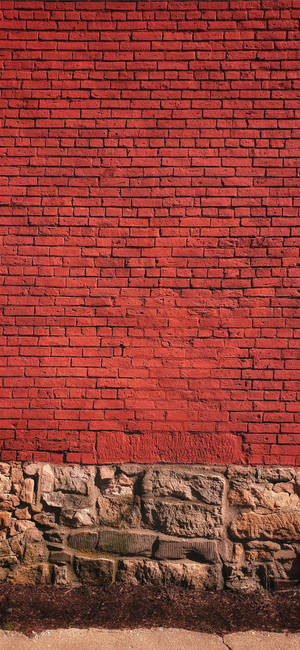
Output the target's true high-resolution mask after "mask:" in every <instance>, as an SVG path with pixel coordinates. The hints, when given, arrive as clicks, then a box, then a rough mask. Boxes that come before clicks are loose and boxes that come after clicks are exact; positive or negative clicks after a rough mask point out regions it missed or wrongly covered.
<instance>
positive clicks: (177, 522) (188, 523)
mask: <svg viewBox="0 0 300 650" xmlns="http://www.w3.org/2000/svg"><path fill="white" fill-rule="evenodd" d="M143 520H144V522H145V524H146V525H147V526H149V527H150V528H154V529H155V530H159V531H161V532H163V533H166V534H168V535H178V537H208V538H210V539H212V538H216V539H220V538H221V537H222V535H223V532H224V531H223V528H222V523H223V522H222V509H221V508H216V507H215V508H211V509H208V508H204V507H203V506H201V505H200V504H197V503H190V502H183V503H182V502H177V503H176V502H167V501H150V500H149V501H146V502H143Z"/></svg>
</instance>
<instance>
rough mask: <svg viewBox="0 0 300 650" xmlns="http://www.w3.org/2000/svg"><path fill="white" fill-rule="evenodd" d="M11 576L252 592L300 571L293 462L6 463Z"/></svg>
mask: <svg viewBox="0 0 300 650" xmlns="http://www.w3.org/2000/svg"><path fill="white" fill-rule="evenodd" d="M0 486H2V490H3V491H2V493H1V494H0V580H7V581H9V582H22V583H26V584H27V583H30V584H36V583H38V582H41V583H45V584H48V583H50V582H53V583H54V584H56V585H66V584H70V585H80V584H84V583H85V582H90V583H93V584H97V583H102V582H111V581H113V580H115V579H117V580H123V581H124V582H127V583H130V582H141V583H149V584H177V585H183V586H186V587H199V588H205V589H206V588H211V589H220V588H222V586H223V576H224V579H225V585H226V588H229V589H231V590H238V591H251V590H253V589H257V588H259V587H260V586H263V587H265V588H269V587H272V586H276V584H279V582H280V581H281V583H282V582H283V583H284V584H285V585H289V584H290V585H292V586H294V585H295V584H297V581H299V579H300V499H299V495H300V473H299V472H298V471H297V470H295V469H294V468H289V467H267V468H254V467H238V466H229V467H227V468H226V467H220V468H218V467H201V466H186V467H185V466H177V465H176V466H169V465H166V466H164V465H159V466H155V465H154V466H151V467H149V466H148V467H145V466H142V465H130V464H123V465H120V466H119V465H113V466H107V465H105V466H100V467H93V466H91V467H81V466H77V465H76V466H53V465H50V464H49V463H45V464H43V463H25V464H22V463H11V464H10V463H0Z"/></svg>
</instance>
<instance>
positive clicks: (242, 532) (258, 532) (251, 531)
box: [230, 510, 300, 541]
mask: <svg viewBox="0 0 300 650" xmlns="http://www.w3.org/2000/svg"><path fill="white" fill-rule="evenodd" d="M230 530H231V533H232V535H233V536H234V537H236V538H238V539H279V540H286V541H289V540H294V541H297V540H299V538H300V510H299V511H298V512H295V511H292V512H277V513H275V514H271V515H260V514H257V513H255V512H247V513H246V512H243V513H242V514H240V515H239V516H238V518H237V520H236V521H235V522H234V523H232V525H231V528H230Z"/></svg>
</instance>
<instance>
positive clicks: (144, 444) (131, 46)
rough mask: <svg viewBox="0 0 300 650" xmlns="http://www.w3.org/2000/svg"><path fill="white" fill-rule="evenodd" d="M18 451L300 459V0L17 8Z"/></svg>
mask: <svg viewBox="0 0 300 650" xmlns="http://www.w3.org/2000/svg"><path fill="white" fill-rule="evenodd" d="M0 8H1V36H0V44H1V51H0V68H1V70H0V72H1V80H0V89H1V100H0V101H1V103H0V107H1V119H2V121H1V130H0V135H1V142H0V146H1V154H2V156H1V169H0V174H1V176H0V179H1V192H0V196H1V199H0V200H1V211H0V228H1V230H0V232H1V272H2V273H1V295H0V300H1V306H2V316H1V333H0V336H1V357H0V363H1V378H2V380H1V407H2V408H1V421H0V422H1V424H0V426H1V429H0V444H1V449H2V451H1V457H2V459H3V460H4V459H15V458H16V459H19V460H22V459H32V458H33V459H35V460H51V461H54V462H55V461H58V462H61V461H66V462H77V461H78V462H94V461H99V462H109V461H112V462H113V461H121V460H135V461H141V462H152V461H159V460H162V461H176V462H190V461H196V462H221V463H222V462H238V463H239V462H242V463H243V462H248V463H257V464H259V463H283V464H297V463H298V462H299V458H300V410H299V401H298V403H297V391H298V395H299V382H298V380H299V374H300V370H299V352H298V341H299V339H298V338H297V337H298V336H299V331H300V330H299V325H298V323H299V320H298V319H297V316H299V295H300V293H299V275H300V271H299V266H297V265H298V262H299V258H298V251H299V248H298V247H299V234H300V217H299V161H300V151H299V135H300V104H299V98H300V79H299V69H300V63H299V35H300V32H299V17H300V2H299V0H251V2H245V1H241V0H230V1H229V0H224V1H214V0H204V1H200V2H197V1H186V2H175V1H173V0H159V1H156V0H148V1H146V2H142V1H139V0H138V1H137V2H114V1H106V2H104V1H100V0H99V1H98V0H95V1H94V2H88V1H85V0H83V1H81V2H79V1H78V2H71V1H68V2H67V1H65V2H60V1H56V2H52V1H51V2H48V1H46V0H45V1H42V0H41V1H38V0H15V1H14V2H13V1H12V0H2V1H1V2H0Z"/></svg>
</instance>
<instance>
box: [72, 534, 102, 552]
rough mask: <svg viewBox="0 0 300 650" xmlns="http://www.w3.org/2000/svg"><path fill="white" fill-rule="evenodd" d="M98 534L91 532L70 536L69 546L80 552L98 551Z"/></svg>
mask: <svg viewBox="0 0 300 650" xmlns="http://www.w3.org/2000/svg"><path fill="white" fill-rule="evenodd" d="M97 541H98V533H96V532H91V531H86V532H85V531H82V532H80V533H74V534H72V535H69V536H68V546H70V548H75V549H78V550H80V551H87V552H91V551H94V550H95V549H96V546H97Z"/></svg>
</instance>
